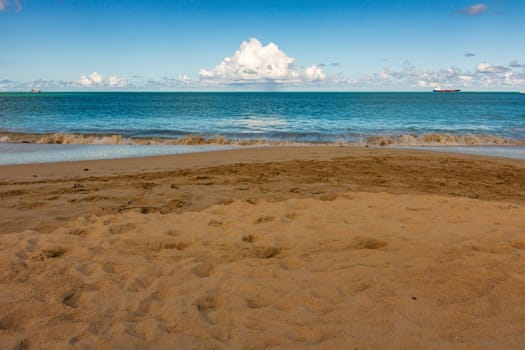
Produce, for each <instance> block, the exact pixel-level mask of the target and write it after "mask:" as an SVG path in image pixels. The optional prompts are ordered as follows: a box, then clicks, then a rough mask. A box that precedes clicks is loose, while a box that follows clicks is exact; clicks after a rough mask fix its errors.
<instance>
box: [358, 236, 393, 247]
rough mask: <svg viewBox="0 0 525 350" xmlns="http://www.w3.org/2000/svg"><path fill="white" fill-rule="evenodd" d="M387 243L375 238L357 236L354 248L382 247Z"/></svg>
mask: <svg viewBox="0 0 525 350" xmlns="http://www.w3.org/2000/svg"><path fill="white" fill-rule="evenodd" d="M386 245H387V242H385V241H380V240H378V239H375V238H367V237H357V238H355V239H354V243H353V244H352V248H353V249H381V248H383V247H385V246H386Z"/></svg>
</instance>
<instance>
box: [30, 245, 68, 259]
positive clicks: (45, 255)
mask: <svg viewBox="0 0 525 350" xmlns="http://www.w3.org/2000/svg"><path fill="white" fill-rule="evenodd" d="M66 252H67V249H66V248H63V247H53V248H47V249H43V250H42V253H40V255H37V256H34V257H33V260H40V261H43V260H46V259H56V258H60V257H61V256H63V255H64V254H66Z"/></svg>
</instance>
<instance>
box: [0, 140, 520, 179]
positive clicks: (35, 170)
mask: <svg viewBox="0 0 525 350" xmlns="http://www.w3.org/2000/svg"><path fill="white" fill-rule="evenodd" d="M501 147H505V146H501ZM310 148H311V149H310ZM414 155H417V156H422V157H429V158H432V159H437V158H447V157H452V158H457V159H462V160H466V161H469V160H472V159H473V160H483V159H486V160H489V161H496V162H502V163H508V164H512V165H525V161H524V160H522V159H518V158H506V157H498V156H490V155H483V154H468V153H461V152H447V150H446V148H445V147H443V150H441V149H439V150H427V149H425V148H424V147H419V148H418V147H406V148H402V147H399V148H397V147H366V146H327V145H315V146H313V145H308V146H305V145H300V146H257V147H241V148H235V149H228V150H213V151H198V152H191V153H179V154H167V155H152V156H143V157H128V158H112V159H90V160H75V161H64V162H44V163H27V164H0V169H2V172H1V174H0V181H12V180H14V179H16V178H19V179H33V180H35V179H37V178H46V179H47V178H60V177H70V176H98V175H102V176H107V175H113V174H132V173H138V172H150V171H168V170H172V169H174V170H178V169H184V168H186V167H187V168H189V169H196V168H199V167H209V166H220V165H228V164H234V163H241V164H242V163H265V162H280V161H291V160H314V159H315V160H325V161H328V160H330V159H332V158H334V157H348V156H354V157H371V156H406V157H411V156H414ZM86 169H88V170H86ZM35 175H36V176H35Z"/></svg>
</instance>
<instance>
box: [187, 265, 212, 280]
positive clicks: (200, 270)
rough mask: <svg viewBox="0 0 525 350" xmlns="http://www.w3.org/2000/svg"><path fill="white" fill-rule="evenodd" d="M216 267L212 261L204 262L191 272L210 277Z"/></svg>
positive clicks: (202, 276) (198, 275)
mask: <svg viewBox="0 0 525 350" xmlns="http://www.w3.org/2000/svg"><path fill="white" fill-rule="evenodd" d="M214 269H215V268H214V267H213V265H212V264H210V263H202V264H199V265H197V266H195V267H194V268H192V269H191V270H190V272H191V273H193V274H194V275H195V276H197V277H201V278H204V277H209V276H210V275H211V274H212V273H213V270H214Z"/></svg>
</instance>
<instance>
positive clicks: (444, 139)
mask: <svg viewBox="0 0 525 350" xmlns="http://www.w3.org/2000/svg"><path fill="white" fill-rule="evenodd" d="M0 142H4V143H6V142H23V143H39V144H77V145H80V144H82V145H84V144H90V145H91V144H99V145H179V146H180V145H237V146H257V145H322V144H326V145H330V144H332V145H334V144H335V145H360V146H365V145H369V146H525V140H518V139H509V138H504V137H500V136H494V135H486V134H458V135H454V134H446V133H427V134H421V135H414V134H402V135H392V136H388V135H375V136H363V137H360V138H357V139H356V140H354V141H346V140H334V141H333V142H307V141H274V140H267V139H262V138H259V139H228V138H227V137H225V136H222V135H216V136H213V137H210V138H204V137H202V136H199V135H188V136H184V137H180V138H156V137H149V138H132V137H128V136H123V135H93V134H73V133H53V134H22V133H20V134H19V133H6V134H4V135H0Z"/></svg>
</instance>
